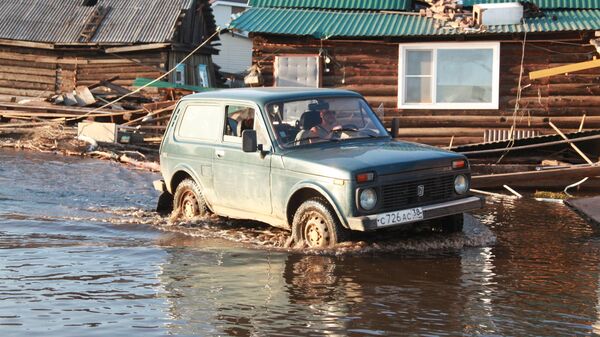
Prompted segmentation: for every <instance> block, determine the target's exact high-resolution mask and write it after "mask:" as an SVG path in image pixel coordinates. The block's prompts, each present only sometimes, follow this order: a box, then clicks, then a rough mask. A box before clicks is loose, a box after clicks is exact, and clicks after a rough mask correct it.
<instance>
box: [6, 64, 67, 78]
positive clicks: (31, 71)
mask: <svg viewBox="0 0 600 337" xmlns="http://www.w3.org/2000/svg"><path fill="white" fill-rule="evenodd" d="M0 73H11V74H26V75H41V76H56V70H55V69H40V68H35V65H34V64H30V65H29V67H10V66H3V65H2V66H0Z"/></svg>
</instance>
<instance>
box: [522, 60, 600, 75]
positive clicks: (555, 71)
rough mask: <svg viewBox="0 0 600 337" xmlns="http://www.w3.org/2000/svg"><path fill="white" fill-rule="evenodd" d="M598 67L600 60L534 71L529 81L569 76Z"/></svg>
mask: <svg viewBox="0 0 600 337" xmlns="http://www.w3.org/2000/svg"><path fill="white" fill-rule="evenodd" d="M597 67H600V59H597V60H591V61H587V62H579V63H573V64H569V65H565V66H560V67H554V68H549V69H544V70H537V71H532V72H530V73H529V79H532V80H535V79H538V78H543V77H549V76H553V75H561V74H568V73H572V72H575V71H581V70H586V69H592V68H597Z"/></svg>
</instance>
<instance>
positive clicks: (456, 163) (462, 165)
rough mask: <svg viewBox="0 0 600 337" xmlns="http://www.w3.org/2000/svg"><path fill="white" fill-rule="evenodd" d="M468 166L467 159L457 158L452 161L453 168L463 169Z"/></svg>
mask: <svg viewBox="0 0 600 337" xmlns="http://www.w3.org/2000/svg"><path fill="white" fill-rule="evenodd" d="M465 167H467V162H466V160H455V161H453V162H452V168H453V169H461V168H465Z"/></svg>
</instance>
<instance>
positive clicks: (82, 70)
mask: <svg viewBox="0 0 600 337" xmlns="http://www.w3.org/2000/svg"><path fill="white" fill-rule="evenodd" d="M167 65H168V52H167V51H164V50H153V51H145V52H137V53H122V54H118V55H110V54H104V53H103V52H94V51H89V50H78V51H70V50H67V51H65V50H62V51H61V50H43V49H34V48H19V47H9V46H0V100H4V101H7V100H15V99H16V100H21V99H25V98H33V97H39V98H48V97H50V96H52V95H54V94H59V93H64V92H68V91H72V90H73V89H75V87H76V86H79V85H86V86H89V85H91V84H94V83H97V82H99V81H101V80H105V79H109V78H112V77H114V76H119V78H118V79H117V80H115V81H114V82H113V83H116V84H118V85H121V86H124V87H131V86H132V84H133V80H134V79H135V78H136V77H148V78H156V77H158V76H160V75H162V74H163V73H164V72H165V67H166V66H167Z"/></svg>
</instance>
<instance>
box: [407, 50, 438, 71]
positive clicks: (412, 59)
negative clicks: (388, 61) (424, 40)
mask: <svg viewBox="0 0 600 337" xmlns="http://www.w3.org/2000/svg"><path fill="white" fill-rule="evenodd" d="M431 65H432V56H431V50H407V51H406V75H431V73H432V70H431Z"/></svg>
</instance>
